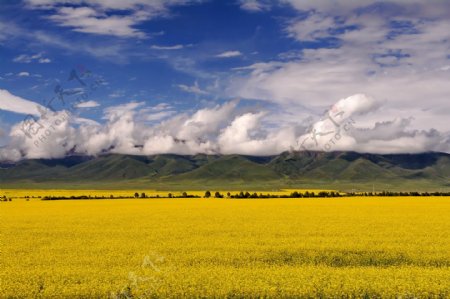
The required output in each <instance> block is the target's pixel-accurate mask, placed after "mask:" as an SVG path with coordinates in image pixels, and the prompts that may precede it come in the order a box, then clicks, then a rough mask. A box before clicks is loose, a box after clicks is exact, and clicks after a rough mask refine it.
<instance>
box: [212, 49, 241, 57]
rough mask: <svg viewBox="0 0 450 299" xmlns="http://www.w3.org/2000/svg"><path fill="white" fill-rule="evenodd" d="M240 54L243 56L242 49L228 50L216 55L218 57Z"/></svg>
mask: <svg viewBox="0 0 450 299" xmlns="http://www.w3.org/2000/svg"><path fill="white" fill-rule="evenodd" d="M238 56H242V53H241V52H240V51H226V52H223V53H220V54H217V55H216V57H218V58H231V57H238Z"/></svg>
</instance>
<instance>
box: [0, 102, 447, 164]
mask: <svg viewBox="0 0 450 299" xmlns="http://www.w3.org/2000/svg"><path fill="white" fill-rule="evenodd" d="M9 109H10V110H11V111H12V110H13V109H14V110H15V111H16V112H19V113H27V112H28V110H26V109H24V110H22V109H18V108H17V107H13V108H11V107H9ZM379 113H383V108H382V102H380V101H377V100H375V99H373V98H371V97H369V96H366V95H363V94H356V95H353V96H350V97H347V98H343V99H341V100H339V101H337V102H336V103H335V104H334V105H333V106H331V107H330V108H329V109H328V110H326V111H325V113H323V114H322V115H319V116H317V117H314V118H311V117H310V118H306V119H299V120H298V121H297V123H296V124H295V125H293V124H292V122H283V121H281V122H278V124H277V125H274V124H273V123H272V122H271V121H270V111H268V110H265V111H260V110H258V109H248V108H242V107H240V106H239V102H238V101H230V102H226V103H223V104H221V105H216V106H214V107H210V108H203V109H200V110H198V111H195V112H193V113H190V114H189V113H176V112H175V111H174V110H173V109H172V107H171V106H170V105H167V104H160V105H157V106H154V107H146V106H145V102H130V103H127V104H122V105H118V106H113V107H108V108H105V109H104V110H103V120H104V123H103V124H99V123H97V122H94V121H89V120H85V119H80V118H77V117H76V116H74V115H73V114H70V113H68V112H67V111H58V112H49V113H47V115H46V117H45V118H40V119H38V120H37V123H38V124H36V123H34V124H32V125H33V126H34V127H31V129H32V130H28V129H30V123H29V122H26V121H23V122H20V123H18V124H16V125H15V126H13V128H12V129H11V132H10V133H9V135H10V142H9V145H8V147H6V148H2V149H0V159H1V160H13V161H15V160H19V159H24V158H26V159H33V158H61V157H64V156H66V155H68V154H82V155H99V154H104V153H121V154H133V155H154V154H163V153H174V154H186V155H192V154H197V153H205V154H246V155H274V154H278V153H280V152H283V151H289V150H314V151H317V150H320V151H337V150H352V151H360V152H372V153H405V152H407V153H409V152H423V151H442V152H450V146H449V144H450V143H449V141H450V134H449V132H439V131H437V130H415V129H412V128H411V126H410V125H411V123H412V122H413V120H412V119H401V118H394V119H392V120H390V121H386V122H378V123H374V124H372V125H365V124H364V120H365V119H366V118H367V117H371V115H374V114H379ZM155 120H156V121H155ZM27 132H28V135H29V136H27Z"/></svg>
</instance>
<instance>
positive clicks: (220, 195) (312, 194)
mask: <svg viewBox="0 0 450 299" xmlns="http://www.w3.org/2000/svg"><path fill="white" fill-rule="evenodd" d="M352 196H381V197H389V196H425V197H426V196H450V192H417V191H411V192H394V191H381V192H346V193H342V192H341V193H340V192H337V191H319V192H314V191H311V192H310V191H305V192H298V191H294V192H291V193H290V194H271V193H257V192H253V193H250V192H248V191H245V192H244V191H241V192H239V193H234V194H232V193H231V192H227V193H226V194H223V193H220V192H219V191H216V192H214V194H213V193H211V191H206V192H205V194H204V195H203V198H237V199H240V198H327V197H352ZM201 197H202V196H199V195H193V194H188V193H187V192H182V193H181V194H179V195H176V194H173V193H167V195H160V194H157V195H151V196H149V195H147V194H146V193H145V192H142V193H138V192H136V193H134V194H133V195H130V196H114V195H112V194H111V195H109V196H91V195H80V196H44V197H40V196H38V197H36V198H41V199H42V200H76V199H80V200H86V199H126V198H130V199H131V198H135V199H138V198H201ZM24 198H25V199H27V200H29V199H30V198H35V197H34V196H32V197H30V196H25V197H24ZM0 201H12V199H11V198H7V197H6V196H3V197H1V198H0Z"/></svg>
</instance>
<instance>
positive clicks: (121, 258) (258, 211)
mask: <svg viewBox="0 0 450 299" xmlns="http://www.w3.org/2000/svg"><path fill="white" fill-rule="evenodd" d="M211 191H213V190H211ZM47 192H48V191H47ZM28 193H30V195H31V193H32V192H28ZM108 193H109V192H108ZM128 193H130V191H127V194H128ZM202 193H203V192H202ZM84 194H86V192H84ZM131 194H133V192H131ZM0 225H1V231H0V245H1V247H0V248H1V251H0V298H160V297H172V298H180V297H196V298H205V297H228V298H231V297H234V298H236V297H258V298H259V297H273V298H280V297H285V298H287V297H306V298H310V297H321V298H330V297H332V298H337V297H338V298H343V297H344V298H363V297H364V298H380V297H383V298H395V297H398V298H400V297H401V298H449V297H450V198H449V197H428V198H427V197H404V198H402V197H384V198H381V197H352V198H315V199H312V198H308V199H306V198H303V199H239V200H238V199H113V200H77V201H40V200H37V199H35V200H30V201H25V200H13V201H12V202H0Z"/></svg>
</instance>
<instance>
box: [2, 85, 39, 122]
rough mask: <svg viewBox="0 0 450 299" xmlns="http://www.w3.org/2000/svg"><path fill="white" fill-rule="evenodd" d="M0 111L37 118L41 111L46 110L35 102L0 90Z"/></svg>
mask: <svg viewBox="0 0 450 299" xmlns="http://www.w3.org/2000/svg"><path fill="white" fill-rule="evenodd" d="M0 110H6V111H10V112H15V113H20V114H31V115H35V116H39V115H41V111H46V110H47V109H46V108H45V107H44V106H42V105H40V104H38V103H36V102H32V101H29V100H26V99H23V98H21V97H18V96H15V95H13V94H11V93H10V92H9V91H7V90H5V89H0Z"/></svg>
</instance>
